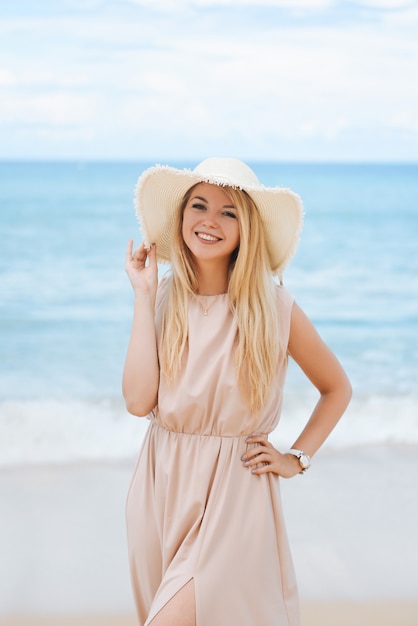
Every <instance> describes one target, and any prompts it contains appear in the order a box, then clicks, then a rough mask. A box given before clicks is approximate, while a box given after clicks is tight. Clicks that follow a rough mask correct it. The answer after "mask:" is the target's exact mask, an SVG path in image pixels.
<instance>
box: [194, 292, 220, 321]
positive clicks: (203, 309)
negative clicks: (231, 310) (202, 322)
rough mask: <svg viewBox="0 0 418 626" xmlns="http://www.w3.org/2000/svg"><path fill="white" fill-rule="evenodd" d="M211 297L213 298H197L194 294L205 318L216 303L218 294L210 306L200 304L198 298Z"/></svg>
mask: <svg viewBox="0 0 418 626" xmlns="http://www.w3.org/2000/svg"><path fill="white" fill-rule="evenodd" d="M211 297H213V296H199V295H198V294H196V300H197V302H198V304H199V306H200V308H201V309H202V311H203V315H204V316H205V317H207V315H208V313H209V311H210V309H211V308H212V307H213V305H214V304H215V302H216V301H217V299H218V298H219V294H218V295H217V296H215V298H214V299H213V300H212V302H211V303H210V305H209V306H204V304H202V302H201V300H200V298H211Z"/></svg>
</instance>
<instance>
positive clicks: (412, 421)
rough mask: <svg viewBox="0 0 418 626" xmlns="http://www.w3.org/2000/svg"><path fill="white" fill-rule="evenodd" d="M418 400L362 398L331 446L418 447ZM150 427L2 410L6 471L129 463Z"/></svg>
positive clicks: (66, 409) (302, 398) (283, 442)
mask: <svg viewBox="0 0 418 626" xmlns="http://www.w3.org/2000/svg"><path fill="white" fill-rule="evenodd" d="M314 404H315V396H314V395H312V394H309V393H302V392H297V391H292V392H290V393H288V394H287V395H286V397H285V404H284V408H283V416H282V419H281V421H280V424H279V426H278V428H277V429H276V431H275V432H274V433H272V435H271V440H272V441H273V442H275V443H276V444H277V446H278V447H279V449H284V448H287V447H288V446H289V445H291V444H292V443H293V441H294V440H295V439H296V437H297V436H298V434H299V432H300V431H301V429H302V428H303V426H304V424H305V423H306V420H307V419H308V417H309V414H310V412H311V411H312V408H313V406H314ZM417 407H418V396H417V395H413V394H409V395H402V396H401V395H399V396H383V395H374V396H355V397H354V399H353V400H352V403H351V405H350V407H349V409H348V411H347V412H346V414H345V416H344V417H343V418H342V420H341V422H340V423H339V424H338V426H337V428H336V429H335V431H334V432H333V433H332V434H331V436H330V438H329V439H328V441H327V442H326V444H325V445H326V446H328V447H334V448H345V447H350V446H358V445H381V444H418V408H417ZM148 423H149V422H148V420H147V419H144V418H136V417H133V416H132V415H129V414H128V413H127V412H126V410H125V407H124V405H123V402H122V401H121V400H101V401H97V400H81V399H79V400H77V399H63V400H62V401H59V400H56V399H43V400H31V401H18V400H14V401H7V402H2V403H1V404H0V433H1V434H0V466H11V465H26V464H48V463H50V464H60V463H76V462H79V461H103V460H104V461H123V460H128V459H132V458H133V457H134V456H135V455H136V454H137V452H138V450H139V447H140V445H141V442H142V438H143V435H144V433H145V430H146V428H147V426H148Z"/></svg>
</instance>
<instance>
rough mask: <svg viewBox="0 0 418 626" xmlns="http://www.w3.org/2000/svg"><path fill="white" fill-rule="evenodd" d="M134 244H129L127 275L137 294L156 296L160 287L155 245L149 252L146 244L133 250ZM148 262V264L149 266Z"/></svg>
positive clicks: (127, 250) (130, 242)
mask: <svg viewBox="0 0 418 626" xmlns="http://www.w3.org/2000/svg"><path fill="white" fill-rule="evenodd" d="M133 245H134V242H133V240H132V239H130V240H129V242H128V247H127V249H126V273H127V274H128V277H129V280H130V282H131V285H132V287H133V290H134V292H135V294H148V295H155V293H156V291H157V285H158V267H157V252H156V247H155V244H152V246H151V247H150V249H149V250H147V249H146V248H145V245H144V243H141V245H140V246H139V247H138V248H137V249H136V250H133ZM147 260H148V264H147Z"/></svg>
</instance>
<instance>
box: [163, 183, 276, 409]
mask: <svg viewBox="0 0 418 626" xmlns="http://www.w3.org/2000/svg"><path fill="white" fill-rule="evenodd" d="M192 189H193V187H192V188H191V189H189V191H188V192H187V193H186V194H185V196H184V198H183V200H182V202H181V203H180V206H179V209H178V211H177V222H176V230H175V235H174V240H173V243H172V245H173V248H172V250H173V254H172V267H173V273H172V277H171V282H170V287H169V290H168V295H167V301H166V307H165V311H164V316H163V324H162V334H161V342H160V364H161V369H162V372H163V373H164V374H165V375H166V376H167V378H168V379H169V380H172V381H173V380H174V379H175V376H176V374H177V373H178V371H179V369H180V367H181V363H182V358H183V355H184V351H185V348H186V345H187V339H188V334H187V311H188V302H189V297H190V294H195V293H197V291H198V280H197V275H196V271H195V268H194V264H193V258H192V255H191V253H190V251H189V249H188V248H187V246H186V245H185V243H184V240H183V235H182V224H183V212H184V209H185V207H186V205H187V202H188V200H189V197H190V194H191V191H192ZM222 189H223V190H224V191H225V193H226V194H227V195H228V196H229V197H230V199H231V200H232V202H233V204H234V206H235V207H236V208H237V214H238V220H239V229H240V243H239V248H238V249H237V250H236V251H235V252H234V253H233V254H232V255H231V259H230V277H229V285H228V294H229V300H230V306H231V309H232V311H233V313H234V315H235V317H236V320H237V325H238V342H237V350H236V355H235V366H236V372H237V380H238V384H239V387H240V390H241V392H242V393H243V396H244V398H245V400H246V402H247V404H248V406H249V408H250V409H251V410H252V411H257V410H258V409H260V408H261V407H262V406H263V404H264V403H265V401H266V400H267V396H268V393H269V391H270V388H271V385H272V382H273V379H274V376H275V373H276V371H277V365H278V359H279V352H280V350H282V349H283V347H281V346H280V338H279V321H278V312H277V299H276V292H275V283H274V280H273V277H272V274H271V268H270V260H269V257H268V253H267V245H266V237H265V231H264V226H263V223H262V221H261V217H260V214H259V212H258V209H257V207H256V205H255V203H254V201H253V200H252V198H251V197H250V196H249V195H248V194H247V193H246V192H245V191H242V190H240V189H234V188H232V187H227V186H226V187H222Z"/></svg>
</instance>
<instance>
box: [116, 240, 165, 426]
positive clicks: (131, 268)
mask: <svg viewBox="0 0 418 626" xmlns="http://www.w3.org/2000/svg"><path fill="white" fill-rule="evenodd" d="M132 248H133V242H132V240H131V241H129V243H128V247H127V250H126V272H127V274H128V276H129V280H130V281H131V284H132V287H133V290H134V293H135V301H134V316H133V321H132V331H131V337H130V340H129V345H128V351H127V355H126V360H125V367H124V371H123V379H122V391H123V396H124V398H125V402H126V408H127V409H128V411H129V413H132V414H133V415H138V416H143V415H148V413H149V412H150V411H152V409H153V408H154V407H155V405H156V404H157V397H158V383H159V365H158V353H157V338H156V333H155V323H154V310H155V298H156V293H157V284H158V270H157V259H156V250H155V246H152V247H151V249H150V250H149V252H147V250H146V249H145V247H144V244H141V245H140V246H139V248H138V249H137V250H135V252H133V251H132ZM147 259H148V265H147Z"/></svg>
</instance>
